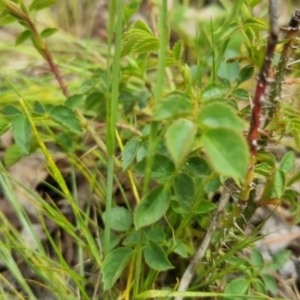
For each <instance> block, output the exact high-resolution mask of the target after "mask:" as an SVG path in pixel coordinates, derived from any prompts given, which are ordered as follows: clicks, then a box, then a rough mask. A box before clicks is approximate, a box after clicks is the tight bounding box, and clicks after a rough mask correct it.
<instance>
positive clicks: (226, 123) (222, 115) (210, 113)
mask: <svg viewBox="0 0 300 300" xmlns="http://www.w3.org/2000/svg"><path fill="white" fill-rule="evenodd" d="M198 122H199V123H200V125H202V126H207V127H211V128H214V127H228V128H234V129H237V130H242V129H243V123H242V121H241V120H240V119H239V118H238V117H237V115H236V113H235V112H234V111H233V110H232V109H231V108H230V107H228V106H227V105H224V104H222V103H219V102H213V103H210V104H208V105H204V107H203V108H202V109H201V111H200V113H199V115H198Z"/></svg>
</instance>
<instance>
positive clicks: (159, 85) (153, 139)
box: [143, 0, 169, 195]
mask: <svg viewBox="0 0 300 300" xmlns="http://www.w3.org/2000/svg"><path fill="white" fill-rule="evenodd" d="M159 32H160V36H159V53H158V68H157V77H156V84H155V89H154V107H156V106H157V105H158V104H159V102H160V100H161V98H162V92H163V87H164V77H165V65H166V52H167V47H168V42H169V32H168V19H167V0H163V1H162V7H161V16H160V19H159ZM157 128H158V126H157V123H156V122H153V123H152V124H151V134H150V139H149V148H148V154H147V161H146V168H145V177H144V186H143V192H144V195H145V194H146V193H147V192H148V189H149V184H150V178H151V170H152V164H153V156H154V155H153V154H154V151H155V148H156V145H157Z"/></svg>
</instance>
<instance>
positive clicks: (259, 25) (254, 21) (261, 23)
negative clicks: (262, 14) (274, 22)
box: [243, 18, 269, 31]
mask: <svg viewBox="0 0 300 300" xmlns="http://www.w3.org/2000/svg"><path fill="white" fill-rule="evenodd" d="M243 26H244V29H246V28H251V29H253V30H254V31H257V30H266V29H268V27H269V24H268V22H266V21H265V20H263V19H260V18H249V19H248V20H246V21H245V22H244V24H243Z"/></svg>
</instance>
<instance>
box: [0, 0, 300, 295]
mask: <svg viewBox="0 0 300 300" xmlns="http://www.w3.org/2000/svg"><path fill="white" fill-rule="evenodd" d="M66 2H67V1H66ZM140 2H141V1H137V0H132V1H129V3H126V4H124V3H123V1H110V2H109V22H108V35H107V43H106V44H105V45H101V47H100V46H99V45H98V44H93V40H92V38H91V37H90V38H89V40H88V41H76V42H74V40H72V39H70V40H67V42H66V43H67V45H68V47H70V53H75V50H74V48H76V47H74V45H76V46H77V47H79V46H78V45H80V46H82V48H83V49H82V53H81V52H80V50H78V53H79V54H78V56H79V58H80V59H79V60H80V62H78V61H76V60H75V61H74V62H73V63H70V64H69V65H67V64H65V65H64V64H63V67H60V65H59V64H57V63H55V61H56V58H57V57H60V56H59V55H61V57H64V55H63V54H61V53H59V51H56V50H55V49H56V48H55V46H54V45H52V44H48V42H47V41H48V38H49V37H50V38H49V40H51V39H54V40H55V38H56V37H55V35H54V36H52V35H53V34H54V33H56V32H57V34H58V32H59V31H57V30H56V29H54V28H45V29H43V30H40V29H39V23H38V22H36V19H35V16H36V14H38V13H39V11H40V10H43V9H45V8H47V9H49V7H50V6H52V5H53V4H55V1H52V0H51V1H50V0H34V1H31V2H30V3H29V4H28V3H27V2H26V1H22V0H16V1H11V0H2V1H1V2H0V3H1V6H0V8H1V15H2V23H8V22H17V23H18V24H19V27H17V28H20V26H21V28H23V29H22V30H23V31H22V32H21V33H20V35H19V36H18V37H17V38H16V45H18V46H19V48H20V49H21V48H22V47H24V48H22V49H27V48H26V47H29V49H31V48H30V46H29V45H28V40H29V39H30V40H31V42H32V46H33V47H34V48H35V50H36V51H37V53H38V54H40V56H41V57H42V59H43V60H44V61H45V62H46V63H47V64H48V66H49V68H50V73H52V74H53V75H54V77H55V79H56V80H57V82H58V84H59V87H60V90H61V92H62V94H63V95H60V94H59V93H60V92H57V90H56V89H55V88H54V87H53V86H52V85H51V84H50V88H49V83H45V82H46V80H45V82H44V81H43V78H40V79H39V80H37V83H39V82H40V84H41V85H42V86H43V85H46V86H48V88H49V89H50V90H51V95H50V96H47V95H46V96H45V99H44V98H43V99H42V100H38V101H37V100H36V98H37V97H36V96H33V95H32V94H30V93H29V94H28V93H27V91H26V89H25V88H26V85H27V84H28V85H30V84H32V83H34V79H32V82H31V79H29V81H25V78H22V77H21V78H18V77H17V76H16V75H15V74H9V73H8V72H5V71H1V74H2V76H3V77H4V78H5V80H6V81H5V82H6V83H5V88H6V90H7V94H6V95H4V96H5V97H6V99H8V100H6V101H3V105H2V103H1V105H0V113H1V117H2V118H1V120H0V132H1V133H2V134H3V133H5V132H7V131H8V130H9V129H10V128H11V130H12V136H13V138H14V144H13V145H11V146H10V147H9V148H8V149H7V150H6V153H5V156H4V163H5V167H3V166H2V167H1V170H2V175H1V177H0V181H1V185H2V187H3V189H4V192H5V194H6V197H7V199H9V201H10V203H11V204H12V205H13V207H14V209H15V211H16V212H17V215H18V219H19V220H20V221H21V224H22V226H23V227H24V228H26V229H27V230H28V232H29V233H30V236H31V237H32V239H33V240H34V241H35V244H36V245H37V246H36V247H35V248H29V247H26V243H25V241H24V238H23V237H22V236H20V233H19V232H18V231H17V230H16V229H15V228H14V227H13V226H12V225H11V224H10V223H9V222H8V220H7V219H6V218H5V216H3V215H1V216H0V217H1V220H3V223H4V226H3V229H1V234H3V235H4V237H5V241H3V245H4V246H3V247H1V248H0V249H2V250H0V258H1V259H2V260H3V261H4V262H5V265H6V266H7V268H8V269H9V271H10V273H11V274H12V275H13V276H14V278H15V279H16V280H17V281H18V282H19V285H20V289H18V288H16V287H11V286H10V285H9V284H8V283H7V282H6V281H5V280H4V279H3V278H1V280H3V284H4V285H5V286H6V287H7V288H9V289H10V290H11V293H12V294H14V295H15V296H17V297H18V298H20V299H25V298H26V297H30V298H32V299H37V298H38V296H37V294H36V293H34V292H33V290H34V287H35V284H34V283H33V282H30V284H28V282H26V281H24V280H23V279H24V278H23V277H22V276H23V275H22V272H21V271H20V269H19V267H18V265H17V264H16V261H15V257H14V255H13V253H12V252H11V251H9V249H13V250H14V251H16V252H17V254H18V256H19V257H21V258H22V260H23V261H24V262H25V263H26V265H27V266H29V268H30V269H32V270H33V272H34V273H35V275H36V276H37V279H36V285H45V286H46V288H47V289H49V291H51V293H52V294H54V295H55V297H56V296H57V295H59V296H60V297H63V299H79V298H82V299H99V297H100V298H101V297H103V298H105V299H117V298H118V299H133V298H134V299H135V298H136V299H149V298H155V297H157V298H161V299H170V298H171V297H176V299H182V298H183V297H190V298H193V297H194V298H196V297H198V298H204V297H224V299H240V298H241V297H243V298H247V297H251V299H268V297H269V296H268V293H269V292H270V291H272V292H275V289H276V288H277V285H276V281H275V280H274V278H273V277H272V276H271V275H270V274H269V273H267V268H268V266H265V265H266V264H265V262H264V261H263V259H262V257H261V255H260V254H259V252H258V251H257V250H253V254H252V261H251V262H249V261H248V260H247V259H246V258H245V257H243V256H242V255H241V253H240V251H241V250H243V249H245V248H249V247H251V246H252V245H253V243H255V242H256V241H257V240H258V239H259V238H260V237H259V235H258V230H257V231H254V232H253V233H252V234H251V235H250V236H247V237H245V236H243V235H242V233H243V230H244V228H245V227H246V225H247V223H248V222H249V220H250V218H251V217H252V216H253V214H254V212H255V210H256V208H257V207H259V206H266V205H268V204H275V205H278V204H280V203H281V202H285V203H288V205H290V207H291V209H292V210H293V212H294V214H295V222H297V221H298V219H299V218H298V215H299V205H298V203H297V202H296V200H295V195H296V194H297V192H296V190H295V188H294V187H293V183H294V182H295V181H297V180H298V179H299V170H296V172H295V173H292V171H293V169H294V166H295V154H294V151H290V152H287V153H286V154H285V155H284V156H283V157H282V158H280V161H279V162H278V163H277V160H276V158H275V156H274V155H273V154H272V153H271V152H270V151H269V150H268V149H267V148H266V147H267V146H268V145H270V144H271V143H273V142H275V143H280V142H282V141H283V142H284V139H283V137H289V138H290V137H292V142H290V145H289V146H290V147H291V148H293V149H294V150H295V151H299V144H300V143H299V128H300V127H299V126H298V125H299V124H298V123H299V121H298V109H297V108H296V107H295V106H293V103H288V102H283V101H278V99H280V97H281V90H282V84H283V82H282V81H283V78H284V73H285V69H286V66H287V64H286V62H287V58H289V57H290V56H291V55H292V54H293V53H292V45H293V44H294V43H295V36H296V33H297V32H298V26H299V11H298V10H297V11H296V13H295V15H294V16H293V17H292V19H291V21H290V25H289V28H288V29H287V30H286V37H285V39H284V40H283V41H281V45H280V46H282V51H281V56H280V55H279V53H280V47H277V38H278V37H277V36H278V26H277V21H276V17H275V16H276V10H277V7H276V6H277V1H270V3H269V8H270V26H268V23H267V21H266V20H265V19H266V18H265V16H261V17H257V16H253V10H254V8H255V7H256V6H257V5H259V4H260V2H261V1H255V0H243V1H242V0H239V1H236V3H235V4H231V3H230V2H228V1H221V2H222V3H223V5H224V7H225V8H227V7H226V6H227V5H228V7H230V12H231V13H230V15H228V16H227V17H224V15H222V14H221V15H220V17H218V18H216V19H211V20H210V21H200V22H199V28H198V30H199V33H198V35H197V36H196V38H190V37H188V36H184V34H183V32H181V29H180V27H177V28H176V26H172V25H171V27H170V24H173V23H172V22H173V21H174V20H175V19H176V17H177V18H179V21H182V20H181V19H180V16H179V14H178V11H174V12H173V15H172V14H168V7H167V1H165V0H163V1H162V2H161V4H156V5H155V6H153V7H152V10H150V15H151V16H150V17H152V20H153V19H154V15H155V13H156V12H155V10H154V9H155V8H158V9H159V20H158V23H157V25H156V24H155V23H152V24H151V26H152V27H150V26H149V25H148V24H146V23H145V22H143V21H141V20H138V21H136V22H134V23H133V24H131V23H130V18H131V16H132V15H134V13H135V12H137V11H138V9H139V5H140V4H141V3H140ZM187 2H188V1H187ZM74 3H75V2H74ZM74 3H73V4H74ZM90 3H91V2H89V4H90ZM185 4H186V3H185ZM178 5H179V4H178ZM186 8H187V6H186V5H182V6H179V8H178V9H179V10H183V11H184V10H185V9H186ZM77 9H78V10H79V9H80V8H79V7H77V6H76V5H75V4H74V6H72V10H71V11H72V12H74V16H77V17H76V18H75V17H74V20H73V21H74V22H75V23H76V22H80V17H79V14H78V11H77ZM227 9H228V8H227ZM45 12H47V10H45V11H44V13H45ZM176 13H177V14H176ZM71 15H72V14H71ZM52 16H53V14H52ZM169 18H170V22H169ZM172 18H174V20H173V19H172ZM70 20H71V19H70ZM70 20H69V21H70ZM60 21H61V20H60ZM57 23H59V22H57ZM70 23H71V21H70ZM70 23H68V24H70ZM77 25H78V26H79V25H80V24H77ZM269 27H270V28H269ZM268 28H269V35H268V40H266V39H264V38H263V33H265V32H266V30H268ZM170 30H175V31H176V33H178V35H179V36H181V39H179V40H177V41H176V42H175V43H174V44H173V45H171V44H170ZM66 36H67V34H66ZM45 39H47V41H46V40H45ZM85 42H86V43H85ZM76 43H77V44H76ZM240 45H242V46H240ZM32 46H31V47H32ZM51 47H53V48H54V50H53V52H52V49H51ZM98 49H101V51H100V50H99V52H100V54H99V52H97V51H98ZM20 51H21V50H20ZM72 51H73V52H72ZM76 51H77V49H76ZM184 52H185V53H184ZM95 53H96V54H95ZM187 54H189V58H190V61H189V62H187V63H185V62H184V61H185V60H184V55H187ZM297 54H298V53H297V51H296V52H295V55H297ZM273 57H274V60H273ZM35 59H38V58H37V57H35ZM95 65H96V66H95ZM61 69H63V72H66V73H68V74H70V73H73V74H72V75H73V76H74V78H73V79H69V81H70V82H68V84H66V82H67V81H65V79H64V76H62V75H61ZM275 70H276V71H275ZM274 72H276V75H275V76H273V77H272V73H274ZM81 73H84V76H83V75H82V74H81ZM257 73H258V74H259V75H258V80H257V86H256V91H255V92H254V97H253V100H252V96H251V94H252V93H253V91H252V88H251V87H252V86H254V85H255V84H254V80H253V77H254V74H257ZM24 77H25V75H24ZM269 84H270V87H271V91H270V95H268V94H267V93H266V90H267V89H268V86H269ZM68 86H69V87H68ZM70 91H71V92H70ZM37 95H39V96H40V95H42V92H41V90H40V89H38V93H37ZM15 98H17V99H18V101H16V100H15ZM52 98H54V100H53V99H52ZM4 99H5V98H4ZM249 100H250V101H249ZM249 115H251V117H250V121H249V118H248V116H249ZM262 118H263V122H262ZM103 128H104V130H103ZM247 130H249V131H248V134H246V132H247ZM49 143H51V144H54V145H56V146H58V147H59V148H58V149H59V150H57V151H58V152H59V153H60V154H61V155H63V157H64V159H65V160H66V161H67V163H68V165H69V166H70V170H71V171H70V177H71V180H68V179H67V178H66V176H65V174H64V173H63V171H62V170H61V169H60V168H59V166H58V162H57V161H56V160H55V154H56V153H55V152H54V151H51V150H50V147H47V145H48V144H49ZM38 151H40V152H42V153H43V155H44V157H45V160H46V164H47V169H48V171H49V174H50V176H51V177H52V178H53V182H54V183H50V184H49V183H47V182H46V183H45V184H47V186H49V187H50V188H51V190H53V191H54V192H55V194H56V195H59V196H60V197H61V198H63V199H66V201H67V205H68V206H70V207H71V209H72V214H73V215H74V220H73V221H70V220H68V219H67V218H66V216H64V214H63V213H62V211H61V210H60V208H59V207H58V206H57V204H56V203H55V201H54V200H52V199H51V197H50V196H49V197H50V200H49V199H47V198H44V197H41V196H39V195H38V194H36V193H34V192H32V191H30V189H29V188H28V187H26V186H24V184H23V185H22V182H16V183H15V184H16V185H17V186H18V185H19V186H22V187H23V189H24V191H25V192H26V193H28V194H29V195H31V202H32V203H33V205H34V207H35V208H36V210H37V216H38V220H39V223H40V224H41V225H42V227H43V230H44V232H45V235H46V237H47V241H48V244H49V245H50V246H49V247H50V248H51V249H52V250H51V251H52V252H53V253H54V254H53V255H52V256H50V255H48V252H47V249H46V247H45V245H44V244H43V243H41V241H40V239H39V237H38V236H37V234H36V233H35V231H34V226H33V224H32V221H31V220H30V219H29V218H28V212H27V211H26V208H25V209H24V208H23V207H22V205H20V203H19V202H18V199H17V197H16V195H15V191H14V189H13V188H12V186H11V182H13V180H14V179H13V178H11V176H10V174H9V172H8V171H7V168H8V167H9V166H11V165H13V164H14V163H16V162H17V161H18V160H20V159H21V158H24V157H27V156H28V155H29V154H32V153H36V152H38ZM79 174H80V175H79ZM77 176H81V177H82V178H84V180H85V181H86V182H87V183H88V185H89V187H90V188H89V192H90V194H91V195H92V194H94V195H96V196H97V201H90V200H89V199H87V200H85V201H84V204H83V205H82V204H80V201H79V199H78V187H77V185H78V180H76V179H77ZM262 179H263V180H265V181H266V184H265V185H264V190H263V192H262V194H261V197H260V199H258V200H255V191H256V183H257V182H259V181H260V180H262ZM218 192H221V196H220V197H219V199H218V200H219V202H218V203H215V202H214V201H212V197H211V195H212V194H215V193H218ZM118 193H119V195H121V196H117V194H118ZM230 199H231V201H229V200H230ZM93 213H94V215H93ZM48 219H49V220H51V221H52V222H54V223H55V224H56V225H57V226H58V227H59V228H60V229H61V230H62V232H66V233H67V234H68V235H69V236H70V237H71V238H72V240H73V241H74V247H75V249H76V253H77V255H76V266H72V265H71V264H69V263H68V261H67V259H66V257H65V256H64V255H63V253H62V251H61V246H60V244H61V241H60V239H59V238H53V236H52V232H50V229H49V228H47V225H46V224H47V220H48ZM232 236H233V238H232ZM195 240H197V243H195V242H194V241H195ZM224 244H227V245H229V247H228V249H224V248H223V245H224ZM277 255H278V256H280V255H282V257H283V258H282V259H281V263H280V266H282V264H283V262H284V261H286V260H287V259H288V254H287V252H282V253H280V254H277ZM193 256H195V259H194V260H193V261H192V262H191V263H190V264H189V263H188V260H187V258H191V257H193ZM275 259H276V258H274V260H275ZM87 261H88V262H92V264H93V269H94V272H95V273H96V274H97V276H98V277H97V279H96V282H93V283H92V292H90V288H89V285H90V284H91V283H90V282H89V278H88V273H89V271H88V270H87V269H86V268H87ZM272 263H273V265H275V261H273V262H272ZM272 263H271V264H269V269H270V265H272ZM280 266H279V265H277V266H276V268H275V267H274V268H273V271H276V270H277V269H279V268H280ZM195 274H197V279H195V280H194V281H192V279H193V277H194V275H195ZM241 274H242V277H240V278H235V276H236V275H238V276H240V275H241ZM163 276H165V278H164V277H163ZM182 276H183V277H182ZM181 277H182V280H181V283H180V285H179V286H178V284H177V283H176V278H181ZM166 282H168V283H166ZM191 282H192V284H191ZM190 284H191V285H190ZM222 286H223V287H224V288H223V289H221V287H222ZM188 288H190V289H191V291H187V289H188ZM19 290H22V292H20V291H19ZM0 292H1V293H2V295H5V293H7V292H6V291H4V290H2V291H0ZM22 293H23V294H24V295H23V294H22ZM76 297H77V298H76Z"/></svg>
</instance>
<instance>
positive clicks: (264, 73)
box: [239, 0, 278, 207]
mask: <svg viewBox="0 0 300 300" xmlns="http://www.w3.org/2000/svg"><path fill="white" fill-rule="evenodd" d="M269 15H270V30H269V39H268V43H267V49H266V54H265V59H264V62H263V65H262V67H261V70H260V72H259V75H258V77H257V84H256V91H255V95H254V99H253V109H252V117H251V123H250V129H249V134H248V144H249V148H250V164H249V167H248V172H247V174H246V177H245V181H244V185H243V189H242V192H241V194H240V201H239V204H240V205H241V206H244V207H245V206H246V204H247V201H248V199H249V195H250V191H251V189H252V188H253V177H254V165H255V156H256V153H257V146H258V137H259V127H260V118H261V110H262V105H263V104H264V102H265V93H266V88H267V85H268V83H269V82H270V78H269V77H268V74H269V70H270V67H271V64H272V60H273V57H274V52H275V48H276V44H277V40H278V25H277V15H278V13H277V0H270V1H269Z"/></svg>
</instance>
